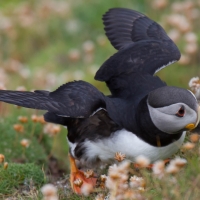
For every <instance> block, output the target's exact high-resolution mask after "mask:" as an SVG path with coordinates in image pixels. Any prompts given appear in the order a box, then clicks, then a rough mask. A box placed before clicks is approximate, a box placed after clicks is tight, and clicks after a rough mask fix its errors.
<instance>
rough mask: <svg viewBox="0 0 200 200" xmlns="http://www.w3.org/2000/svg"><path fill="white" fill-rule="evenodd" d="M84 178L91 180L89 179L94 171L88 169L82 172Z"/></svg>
mask: <svg viewBox="0 0 200 200" xmlns="http://www.w3.org/2000/svg"><path fill="white" fill-rule="evenodd" d="M84 176H85V177H86V178H91V177H93V176H94V171H93V170H92V169H89V170H87V171H85V172H84Z"/></svg>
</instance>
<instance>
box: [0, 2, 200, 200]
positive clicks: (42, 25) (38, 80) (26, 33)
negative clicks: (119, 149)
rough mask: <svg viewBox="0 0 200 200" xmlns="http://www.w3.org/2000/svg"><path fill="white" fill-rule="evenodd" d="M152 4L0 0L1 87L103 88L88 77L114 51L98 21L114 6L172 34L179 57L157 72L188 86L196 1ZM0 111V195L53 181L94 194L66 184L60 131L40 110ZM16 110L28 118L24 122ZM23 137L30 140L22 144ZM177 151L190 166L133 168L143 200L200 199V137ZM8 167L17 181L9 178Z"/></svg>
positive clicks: (18, 194)
mask: <svg viewBox="0 0 200 200" xmlns="http://www.w3.org/2000/svg"><path fill="white" fill-rule="evenodd" d="M156 2H158V1H150V0H142V1H136V0H125V1H120V0H116V1H114V2H111V1H104V2H102V1H100V0H93V1H91V0H84V1H80V0H77V1H71V0H69V1H67V0H63V1H62V0H60V1H56V0H50V1H49V0H30V1H25V0H10V1H7V0H1V2H0V16H1V17H0V88H4V87H5V88H7V89H11V90H15V89H23V88H22V86H23V87H25V89H28V90H32V89H49V90H53V89H55V88H57V87H58V86H59V85H61V84H63V83H66V82H68V81H71V80H79V79H82V80H85V81H88V82H90V83H92V84H94V85H95V86H96V87H97V88H98V89H99V90H101V91H103V92H104V93H105V94H109V91H108V89H107V88H106V87H105V84H104V83H101V82H97V81H95V80H94V79H93V77H94V74H95V72H96V70H97V69H98V68H99V67H100V66H101V64H102V63H103V62H104V61H105V60H106V59H107V58H108V57H109V56H111V55H112V54H113V53H114V52H115V50H114V48H113V47H112V46H111V45H110V43H109V41H108V40H107V39H106V37H105V35H104V31H103V24H102V20H101V17H102V14H104V13H105V12H106V11H107V10H108V9H109V8H112V7H127V8H132V9H135V10H138V11H141V12H144V13H146V14H147V15H148V16H150V17H151V18H153V19H154V20H156V21H158V22H160V23H162V24H163V26H164V27H165V28H166V30H167V31H168V32H169V33H171V35H172V37H174V38H175V39H174V40H176V43H177V45H178V47H179V48H180V49H181V52H182V54H183V55H184V56H185V57H184V58H185V59H183V60H181V62H179V63H177V64H174V65H173V66H171V67H168V68H166V69H164V70H162V71H161V72H159V74H158V75H159V76H160V77H161V78H162V79H163V80H164V81H166V82H167V83H168V84H169V85H176V86H180V87H184V88H187V87H188V81H189V80H190V78H192V77H193V76H199V71H200V70H199V66H198V63H199V58H198V55H199V49H198V48H197V49H195V47H196V46H197V47H198V46H199V38H200V31H199V30H200V29H199V28H200V27H199V23H198V16H199V15H200V14H199V10H200V5H199V4H197V3H196V1H187V2H185V1H181V2H182V4H181V5H179V6H178V7H181V6H182V10H181V11H180V10H179V9H178V8H177V6H176V5H175V3H173V2H174V1H167V0H166V1H160V2H164V3H163V4H159V3H156ZM165 2H167V4H165ZM188 2H193V3H188ZM175 14H176V15H178V14H180V15H181V16H185V18H186V19H185V20H186V21H184V22H183V24H182V26H181V27H180V26H178V25H177V24H176V23H175V22H173V20H172V19H171V18H170V19H169V17H170V16H172V18H175ZM195 14H196V15H195ZM190 16H194V17H193V18H191V17H190ZM195 16H197V17H196V18H195ZM187 20H188V21H187ZM187 24H189V27H187V26H186V25H187ZM184 26H186V28H185V30H182V29H183V28H182V27H184ZM177 27H179V28H177ZM172 30H176V31H178V33H179V34H178V36H177V35H176V34H174V35H173V34H172V33H173V31H172ZM176 33H177V32H176ZM187 33H194V34H196V37H197V40H195V41H192V42H191V40H192V39H191V38H189V39H187ZM175 36H176V37H175ZM188 45H190V48H188ZM192 45H193V46H192ZM195 45H196V46H195ZM191 46H192V47H191ZM19 86H20V87H19ZM0 114H1V115H0V124H1V125H0V133H1V134H0V154H3V155H4V156H5V161H6V162H8V168H7V169H4V166H3V164H2V166H1V168H0V198H2V199H6V198H10V199H14V198H16V199H41V198H42V196H41V193H40V191H39V188H40V187H41V186H42V185H43V184H44V183H49V182H52V183H54V184H56V185H57V186H58V188H59V197H60V199H94V197H95V196H96V195H97V193H95V194H94V195H90V196H89V197H78V196H77V195H74V194H73V193H72V192H71V190H70V188H69V181H68V172H69V169H68V167H69V166H68V159H67V152H68V147H67V144H66V140H65V137H66V130H64V129H63V128H61V130H60V128H58V127H54V126H51V125H48V124H44V123H43V121H42V120H41V118H40V117H39V116H40V115H42V114H43V113H42V112H39V111H34V110H28V109H24V108H17V107H15V106H10V105H6V104H3V103H0ZM33 115H36V120H34V119H35V118H34V116H33ZM19 116H24V117H27V122H24V121H23V120H22V119H21V120H20V119H19ZM25 121H26V120H25ZM16 124H17V126H15V127H14V125H16ZM52 130H53V131H52ZM24 139H26V140H27V141H28V146H24V145H23V143H22V141H23V140H24ZM179 154H180V155H181V156H182V157H184V158H186V159H187V160H188V164H187V165H186V167H185V168H184V169H182V170H181V171H180V172H179V173H177V174H175V175H166V178H164V179H161V180H159V179H157V178H155V176H154V175H153V174H152V173H151V171H148V170H139V171H135V170H132V171H131V172H132V174H137V175H140V176H142V177H144V179H145V182H146V188H145V191H144V192H143V193H142V194H141V195H142V198H143V197H144V198H148V199H199V197H200V193H199V191H198V187H199V186H200V180H199V172H200V171H199V170H200V168H199V143H198V144H197V145H196V147H195V148H194V149H192V150H190V151H186V152H179ZM13 171H14V174H16V175H17V176H18V177H19V179H15V180H13V179H12V178H11V177H12V173H13ZM10 174H11V175H10ZM31 174H33V176H32V175H31ZM29 175H30V176H31V177H30V176H29ZM38 176H40V179H37V177H38ZM9 177H10V178H9ZM57 181H59V183H58V182H57ZM5 183H6V187H5ZM5 188H6V189H5ZM98 193H99V192H98ZM100 193H101V192H100ZM102 193H107V190H106V191H104V190H103V191H102Z"/></svg>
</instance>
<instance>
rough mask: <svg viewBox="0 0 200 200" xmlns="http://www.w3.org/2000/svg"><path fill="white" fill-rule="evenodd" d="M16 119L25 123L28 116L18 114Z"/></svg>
mask: <svg viewBox="0 0 200 200" xmlns="http://www.w3.org/2000/svg"><path fill="white" fill-rule="evenodd" d="M18 120H19V121H20V122H21V123H27V122H28V118H27V117H24V116H19V117H18Z"/></svg>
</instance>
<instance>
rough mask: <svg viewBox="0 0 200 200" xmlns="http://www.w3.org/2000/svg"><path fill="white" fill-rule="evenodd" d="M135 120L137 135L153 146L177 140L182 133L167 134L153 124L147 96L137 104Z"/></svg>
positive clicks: (165, 144) (164, 144)
mask: <svg viewBox="0 0 200 200" xmlns="http://www.w3.org/2000/svg"><path fill="white" fill-rule="evenodd" d="M136 121H137V124H138V129H139V130H138V133H137V136H138V137H140V138H141V139H142V140H144V141H145V142H147V143H149V144H151V145H153V146H167V145H169V144H170V143H172V142H174V141H176V140H178V139H179V138H180V137H181V136H182V134H183V132H182V131H181V132H179V133H176V134H168V133H165V132H162V131H161V130H159V129H158V128H157V127H156V126H155V125H154V123H153V122H152V120H151V117H150V114H149V109H148V106H147V96H146V97H145V98H143V100H142V101H141V102H140V104H139V105H138V109H137V112H136Z"/></svg>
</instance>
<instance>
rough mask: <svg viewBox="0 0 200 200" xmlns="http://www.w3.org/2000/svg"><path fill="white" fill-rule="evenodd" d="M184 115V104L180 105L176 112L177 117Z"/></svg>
mask: <svg viewBox="0 0 200 200" xmlns="http://www.w3.org/2000/svg"><path fill="white" fill-rule="evenodd" d="M184 115H185V108H184V106H181V107H180V109H179V110H178V112H177V113H176V116H177V117H183V116H184Z"/></svg>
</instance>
